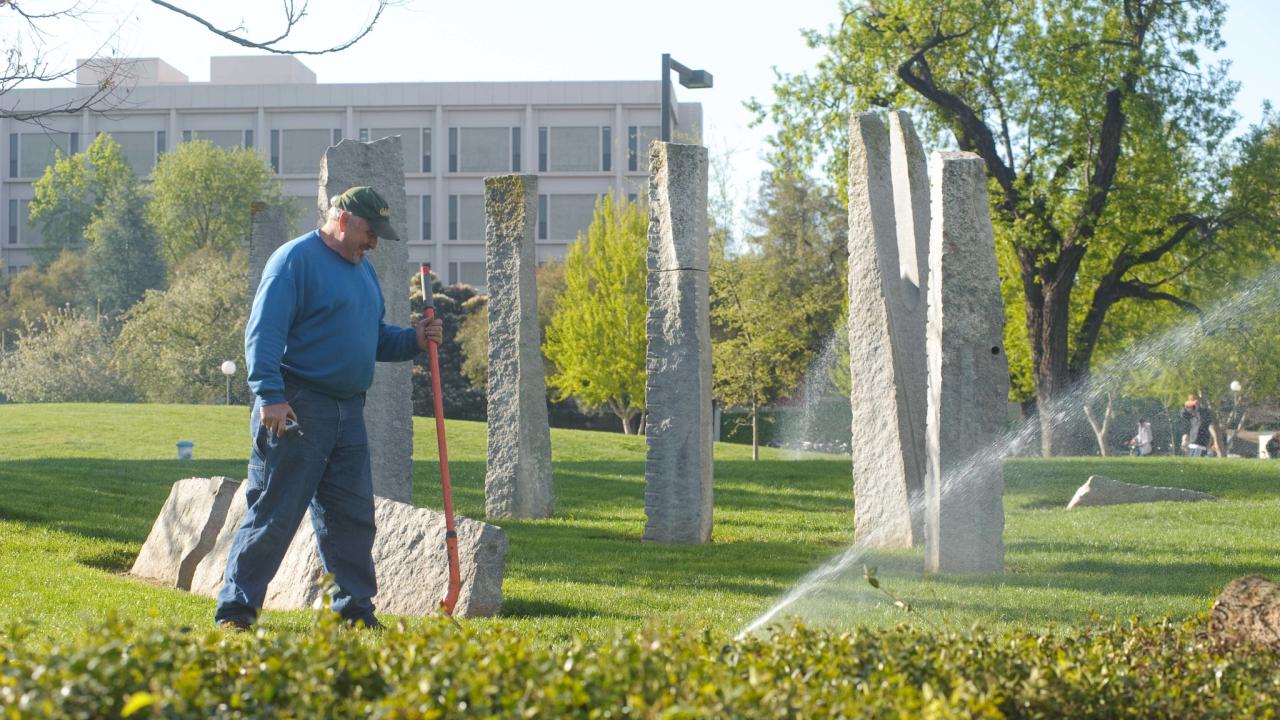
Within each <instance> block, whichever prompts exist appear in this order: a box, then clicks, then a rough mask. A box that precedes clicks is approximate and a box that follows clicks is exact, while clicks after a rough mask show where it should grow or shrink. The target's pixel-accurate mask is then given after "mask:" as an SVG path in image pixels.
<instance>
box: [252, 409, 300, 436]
mask: <svg viewBox="0 0 1280 720" xmlns="http://www.w3.org/2000/svg"><path fill="white" fill-rule="evenodd" d="M261 415H262V426H263V427H265V428H266V429H267V431H268V432H273V433H275V434H276V437H284V432H285V427H284V426H285V420H286V419H289V418H292V419H293V421H294V422H298V416H297V415H296V414H294V412H293V408H292V407H289V403H287V402H282V403H275V404H272V405H263V406H262V413H261Z"/></svg>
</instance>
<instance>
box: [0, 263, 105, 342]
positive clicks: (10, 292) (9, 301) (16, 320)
mask: <svg viewBox="0 0 1280 720" xmlns="http://www.w3.org/2000/svg"><path fill="white" fill-rule="evenodd" d="M87 277H88V261H87V259H86V258H85V255H84V253H82V252H77V251H74V250H64V251H63V252H62V254H61V255H59V256H58V259H57V260H54V261H53V262H52V263H51V264H49V265H48V266H47V267H45V268H41V267H39V266H33V267H30V268H27V269H25V270H23V271H22V272H20V273H18V274H17V275H15V276H13V277H12V278H10V279H9V282H8V285H7V287H4V288H0V331H2V332H4V333H5V335H6V339H7V340H12V339H13V338H14V337H16V335H17V333H18V331H19V330H23V329H25V328H27V327H28V326H29V325H30V324H31V323H37V324H38V323H39V322H40V319H41V318H42V317H44V316H46V315H48V314H49V313H56V312H59V311H62V310H67V309H87V310H93V302H92V299H91V298H90V295H91V293H90V292H89V290H88V289H87V287H86V279H87ZM6 344H7V343H6Z"/></svg>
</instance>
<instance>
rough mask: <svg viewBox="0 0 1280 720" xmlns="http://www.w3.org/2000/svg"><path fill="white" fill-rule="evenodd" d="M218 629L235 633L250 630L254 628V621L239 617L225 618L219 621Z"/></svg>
mask: <svg viewBox="0 0 1280 720" xmlns="http://www.w3.org/2000/svg"><path fill="white" fill-rule="evenodd" d="M218 629H219V630H224V631H226V632H233V633H242V632H249V631H250V630H252V629H253V623H251V622H249V621H247V620H241V619H239V618H224V619H222V620H219V621H218Z"/></svg>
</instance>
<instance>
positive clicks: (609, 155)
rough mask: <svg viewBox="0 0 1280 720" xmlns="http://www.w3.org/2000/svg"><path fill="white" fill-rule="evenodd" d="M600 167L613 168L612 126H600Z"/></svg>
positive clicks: (602, 168) (607, 169)
mask: <svg viewBox="0 0 1280 720" xmlns="http://www.w3.org/2000/svg"><path fill="white" fill-rule="evenodd" d="M600 169H601V170H604V171H605V172H609V171H611V170H613V128H611V127H607V126H606V127H602V128H600Z"/></svg>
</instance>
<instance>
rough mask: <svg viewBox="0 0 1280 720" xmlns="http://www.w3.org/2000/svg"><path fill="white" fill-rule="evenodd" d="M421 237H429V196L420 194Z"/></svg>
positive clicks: (425, 238)
mask: <svg viewBox="0 0 1280 720" xmlns="http://www.w3.org/2000/svg"><path fill="white" fill-rule="evenodd" d="M422 239H423V240H430V239H431V196H430V195H423V196H422Z"/></svg>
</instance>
